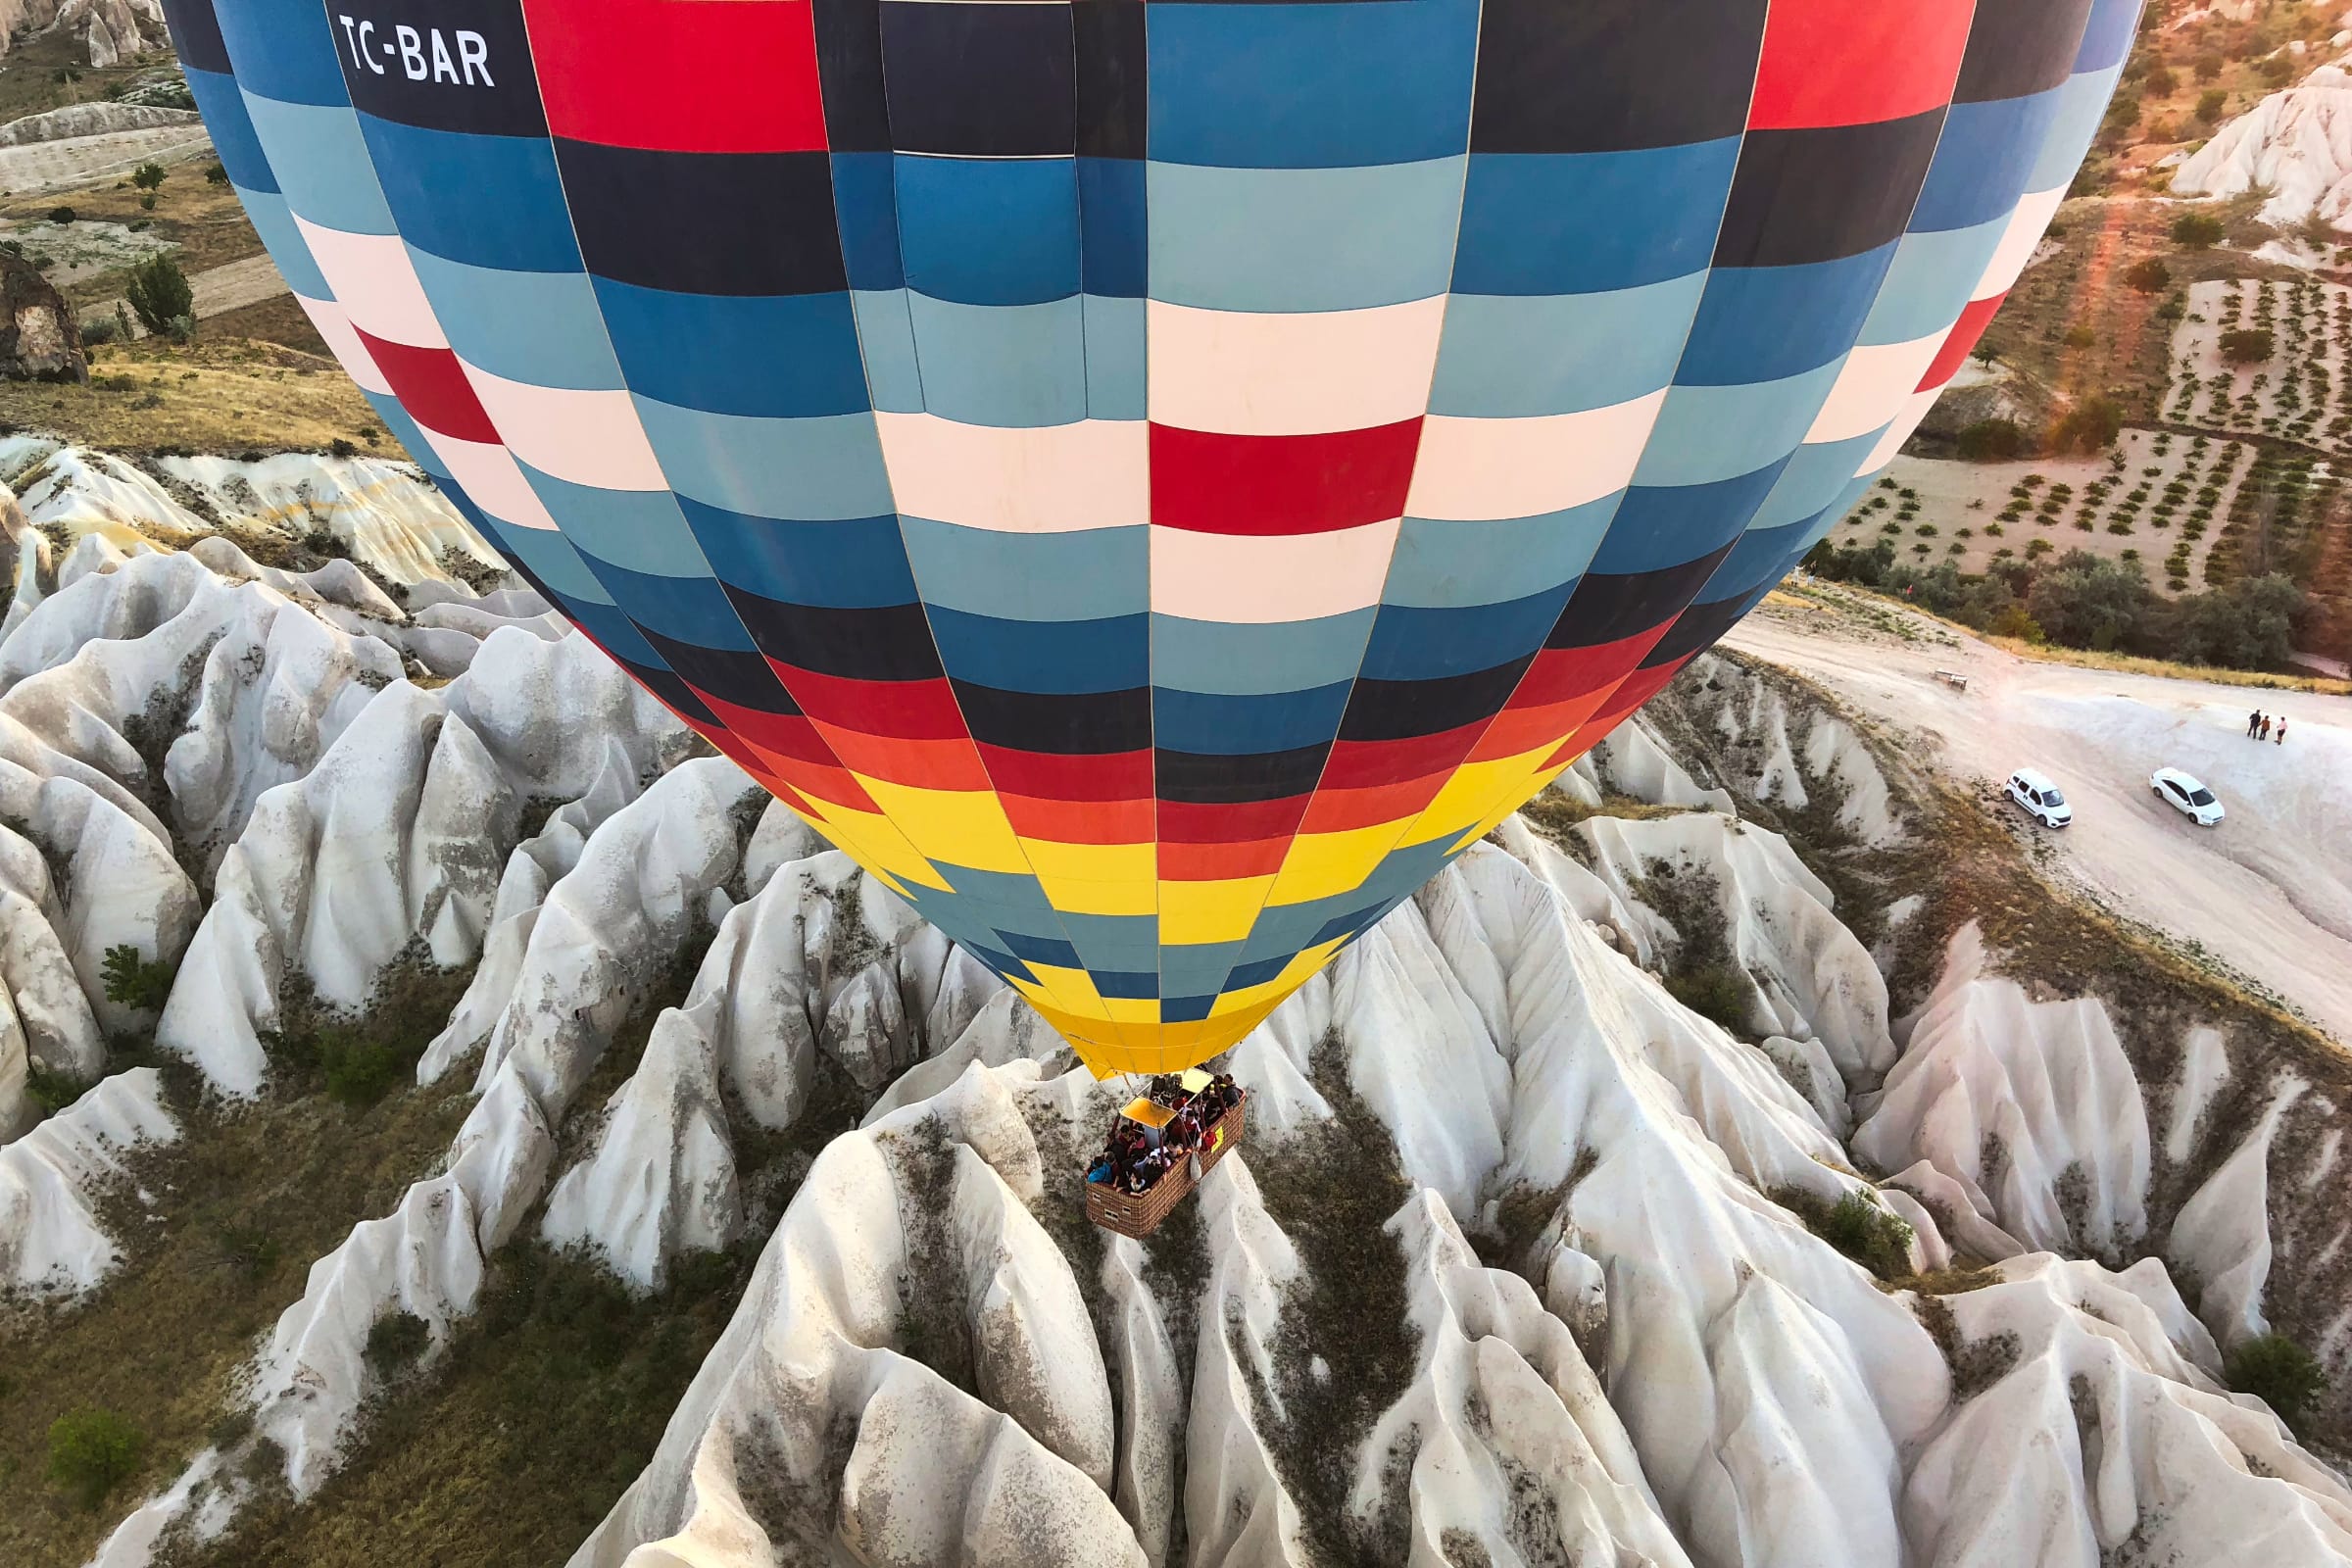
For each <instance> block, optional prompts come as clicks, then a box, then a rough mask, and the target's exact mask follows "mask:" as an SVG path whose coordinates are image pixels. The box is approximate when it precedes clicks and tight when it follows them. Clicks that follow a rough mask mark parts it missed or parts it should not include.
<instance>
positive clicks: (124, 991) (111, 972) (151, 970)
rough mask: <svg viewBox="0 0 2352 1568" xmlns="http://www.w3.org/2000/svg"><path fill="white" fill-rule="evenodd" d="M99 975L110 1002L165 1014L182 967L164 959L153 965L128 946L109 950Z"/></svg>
mask: <svg viewBox="0 0 2352 1568" xmlns="http://www.w3.org/2000/svg"><path fill="white" fill-rule="evenodd" d="M99 972H100V974H101V975H102V976H103V977H104V979H105V983H106V1000H107V1001H109V1002H113V1003H119V1004H121V1005H123V1006H125V1007H135V1008H137V1009H138V1010H139V1011H141V1012H161V1011H163V1010H164V1004H165V1003H166V1002H167V1001H169V1000H170V999H171V996H172V980H173V979H174V978H175V977H176V976H177V975H178V973H179V966H178V965H176V964H172V963H165V962H163V961H161V960H160V959H159V960H158V961H156V962H154V963H149V962H147V961H146V960H145V959H144V958H142V957H140V956H139V950H138V949H137V948H134V947H132V946H131V945H130V944H129V943H127V942H125V943H123V944H122V945H121V946H119V947H112V948H109V949H107V950H106V958H105V961H104V963H102V964H101V965H100V969H99Z"/></svg>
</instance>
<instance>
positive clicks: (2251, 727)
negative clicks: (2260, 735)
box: [2246, 708, 2262, 740]
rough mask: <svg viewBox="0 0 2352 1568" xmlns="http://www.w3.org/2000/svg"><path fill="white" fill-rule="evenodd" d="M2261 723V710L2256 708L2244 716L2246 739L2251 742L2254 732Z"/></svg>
mask: <svg viewBox="0 0 2352 1568" xmlns="http://www.w3.org/2000/svg"><path fill="white" fill-rule="evenodd" d="M2261 723H2262V710H2261V709H2259V708H2257V709H2256V710H2254V711H2252V712H2251V713H2248V714H2247V715H2246V739H2248V740H2252V739H2253V738H2254V731H2255V729H2256V727H2257V726H2259V725H2260V724H2261Z"/></svg>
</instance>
